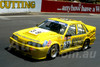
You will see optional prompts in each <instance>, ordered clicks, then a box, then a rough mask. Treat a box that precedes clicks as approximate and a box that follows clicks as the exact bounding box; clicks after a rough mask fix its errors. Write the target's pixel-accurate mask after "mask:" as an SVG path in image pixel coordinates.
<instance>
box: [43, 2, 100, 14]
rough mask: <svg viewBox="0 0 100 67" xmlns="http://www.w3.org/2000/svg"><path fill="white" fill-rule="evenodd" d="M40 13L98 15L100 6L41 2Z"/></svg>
mask: <svg viewBox="0 0 100 67" xmlns="http://www.w3.org/2000/svg"><path fill="white" fill-rule="evenodd" d="M42 12H76V13H100V5H96V4H86V3H71V2H57V1H45V0H43V2H42Z"/></svg>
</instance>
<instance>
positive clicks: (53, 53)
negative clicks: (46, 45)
mask: <svg viewBox="0 0 100 67" xmlns="http://www.w3.org/2000/svg"><path fill="white" fill-rule="evenodd" d="M57 54H58V47H57V45H56V44H55V45H52V46H51V48H50V50H49V52H48V55H47V58H49V59H54V58H56V57H57Z"/></svg>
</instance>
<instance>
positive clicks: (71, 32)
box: [63, 24, 76, 50]
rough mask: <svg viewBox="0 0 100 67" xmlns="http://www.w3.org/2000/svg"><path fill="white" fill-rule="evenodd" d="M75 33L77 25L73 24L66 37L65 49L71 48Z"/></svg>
mask: <svg viewBox="0 0 100 67" xmlns="http://www.w3.org/2000/svg"><path fill="white" fill-rule="evenodd" d="M75 35H76V25H75V24H72V25H70V26H69V28H68V31H67V33H66V35H65V37H64V46H63V49H64V50H67V49H70V48H71V46H72V39H73V38H74V37H75Z"/></svg>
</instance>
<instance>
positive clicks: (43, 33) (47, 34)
mask: <svg viewBox="0 0 100 67" xmlns="http://www.w3.org/2000/svg"><path fill="white" fill-rule="evenodd" d="M15 33H17V34H18V35H20V36H22V37H25V38H27V39H30V40H37V41H44V40H49V39H52V38H54V37H58V35H59V34H57V33H56V32H53V31H50V30H46V29H42V28H38V27H33V28H27V29H23V30H20V31H17V32H15Z"/></svg>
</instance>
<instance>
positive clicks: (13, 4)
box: [0, 1, 35, 9]
mask: <svg viewBox="0 0 100 67" xmlns="http://www.w3.org/2000/svg"><path fill="white" fill-rule="evenodd" d="M0 8H1V9H4V8H7V9H10V8H12V9H16V8H17V9H21V8H35V1H0Z"/></svg>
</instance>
